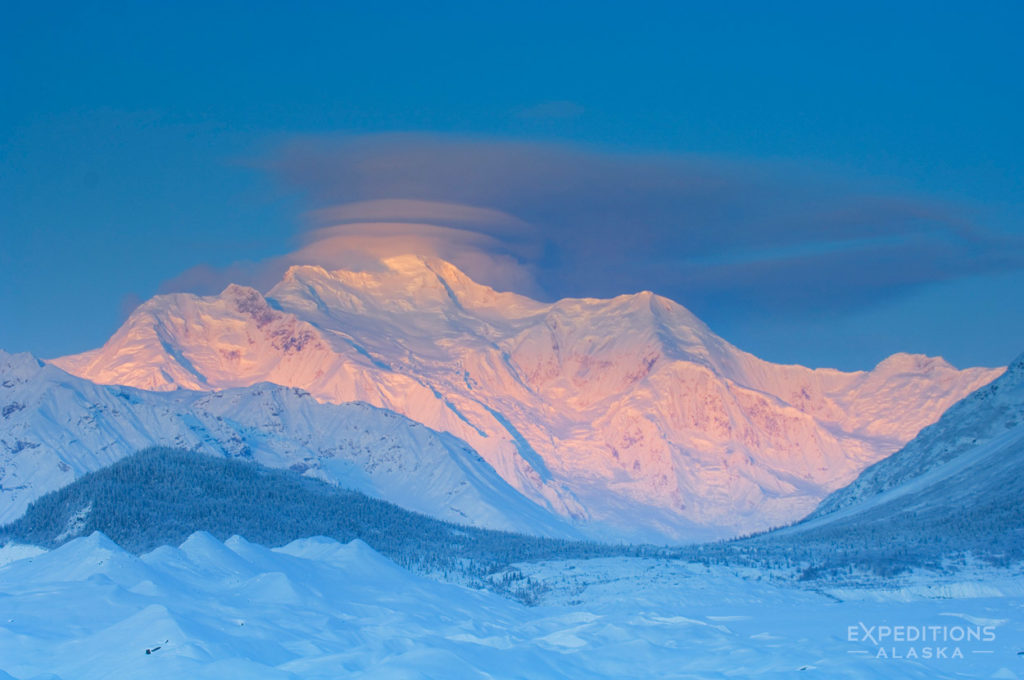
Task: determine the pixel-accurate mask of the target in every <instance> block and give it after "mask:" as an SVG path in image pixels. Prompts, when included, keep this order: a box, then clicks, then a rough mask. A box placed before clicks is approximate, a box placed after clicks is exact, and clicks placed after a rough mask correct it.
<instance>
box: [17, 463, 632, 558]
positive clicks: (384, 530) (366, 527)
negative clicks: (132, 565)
mask: <svg viewBox="0 0 1024 680" xmlns="http://www.w3.org/2000/svg"><path fill="white" fill-rule="evenodd" d="M93 531H101V532H103V533H104V534H106V535H107V536H108V537H109V538H110V539H112V540H113V541H114V542H116V543H118V544H119V545H120V546H121V547H123V548H124V549H126V550H129V551H132V552H136V553H142V552H145V551H148V550H151V549H153V548H156V547H157V546H160V545H164V544H168V545H178V544H180V543H181V542H183V541H184V540H185V539H186V538H188V537H189V536H190V535H191V534H192V533H193V532H196V531H207V532H209V533H211V534H213V535H214V536H216V537H217V538H218V539H220V540H225V539H227V538H229V537H231V536H233V535H236V534H237V535H239V536H242V537H243V538H245V539H247V540H249V541H251V542H254V543H260V544H262V545H265V546H279V545H284V544H286V543H288V542H290V541H292V540H295V539H298V538H307V537H310V536H327V537H329V538H333V539H335V540H339V541H350V540H352V539H355V538H359V539H361V540H363V541H365V542H366V543H367V544H369V545H370V546H371V547H372V548H374V549H375V550H377V551H378V552H380V553H382V554H384V555H386V556H387V557H389V558H390V559H392V560H393V561H395V562H396V563H398V564H401V565H402V566H405V567H410V568H415V569H417V570H423V571H440V572H444V571H454V572H459V573H463V574H467V575H477V576H482V575H486V574H488V573H492V572H494V571H497V570H499V569H501V568H503V567H505V566H507V565H509V564H511V563H514V562H523V561H532V560H541V559H558V558H570V557H572V558H577V557H596V556H606V555H623V554H637V553H638V552H639V549H637V548H632V547H625V546H608V545H600V544H596V543H586V542H576V541H567V540H558V539H548V538H539V537H533V536H524V535H520V534H514V533H507V532H502V531H492V530H487V529H479V528H475V527H466V526H458V525H455V524H451V523H448V522H444V521H441V520H437V519H433V518H431V517H427V516H426V515H421V514H418V513H415V512H411V511H409V510H404V509H402V508H400V507H398V506H397V505H393V504H391V503H388V502H386V501H382V500H378V499H375V498H370V497H369V496H366V495H364V494H362V493H359V492H357V491H351V490H347V489H341V488H338V487H336V486H332V485H330V484H327V483H325V482H322V481H320V480H316V479H310V478H308V477H303V476H302V475H301V474H299V473H297V472H294V471H291V470H276V469H271V468H266V467H263V466H261V465H257V464H255V463H249V462H241V461H237V460H230V459H224V458H214V457H212V456H207V455H204V454H199V453H195V452H191V451H184V450H180V449H170V448H151V449H146V450H144V451H141V452H139V453H137V454H135V455H133V456H130V457H128V458H125V459H122V460H120V461H118V462H116V463H114V464H113V465H111V466H109V467H106V468H103V469H101V470H98V471H96V472H91V473H89V474H86V475H84V476H83V477H81V478H80V479H78V480H77V481H75V482H73V483H72V484H70V485H69V486H66V487H64V488H62V489H59V490H57V491H54V492H51V493H49V494H47V495H45V496H42V497H40V498H38V499H36V500H35V501H34V502H33V503H32V504H31V505H30V506H29V507H28V510H27V511H26V513H25V514H24V515H23V516H22V517H20V518H19V519H17V520H15V521H14V522H12V523H11V524H8V525H6V526H4V527H0V544H3V543H7V542H12V541H13V542H20V543H29V544H33V545H39V546H43V547H51V548H52V547H56V546H58V545H60V544H62V543H65V542H67V541H69V540H71V539H73V538H76V537H78V536H85V535H89V534H90V533H92V532H93Z"/></svg>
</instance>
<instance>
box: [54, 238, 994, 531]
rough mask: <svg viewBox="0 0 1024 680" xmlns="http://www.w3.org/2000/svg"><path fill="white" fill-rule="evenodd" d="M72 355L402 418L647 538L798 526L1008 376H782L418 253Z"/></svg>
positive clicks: (166, 313)
mask: <svg viewBox="0 0 1024 680" xmlns="http://www.w3.org/2000/svg"><path fill="white" fill-rule="evenodd" d="M54 363H55V364H56V365H58V366H60V367H62V368H64V369H66V370H68V371H69V372H71V373H74V374H76V375H80V376H82V377H85V378H88V379H89V380H93V381H96V382H99V383H105V384H127V385H133V386H136V387H139V388H144V389H152V390H172V389H174V388H176V387H184V388H187V389H193V390H209V389H215V388H216V389H222V388H226V387H238V386H244V385H250V384H253V383H257V382H272V383H276V384H281V385H287V386H295V387H300V388H302V389H304V390H308V391H309V392H310V393H311V394H312V395H313V396H314V397H316V398H317V399H320V400H323V401H327V402H334V403H340V402H346V401H353V400H358V401H365V402H368V403H370V404H373V405H376V406H380V407H384V408H388V409H391V410H393V411H396V412H399V413H402V414H404V415H406V416H408V417H410V418H412V419H414V420H417V421H419V422H422V423H424V424H426V425H428V426H429V427H431V428H434V429H437V430H441V431H446V432H450V433H452V434H454V435H456V436H457V437H459V438H460V439H463V440H464V441H466V442H467V443H469V444H470V445H471V446H472V447H473V448H474V449H475V450H477V451H478V452H480V454H481V455H482V456H483V457H484V458H485V459H486V460H487V461H488V462H489V463H491V465H492V466H493V467H494V469H495V470H497V471H498V473H499V474H500V475H501V476H502V477H503V478H504V479H505V480H507V481H508V482H509V483H510V484H511V485H512V486H514V487H515V488H516V489H518V490H520V491H521V492H522V493H523V494H525V495H526V496H528V497H530V498H531V499H533V500H534V501H536V502H537V503H538V504H540V505H542V506H545V507H548V508H550V509H552V510H554V511H555V512H557V513H559V514H561V515H564V516H568V517H572V518H574V519H577V520H582V521H584V522H598V523H605V524H607V525H609V526H611V527H614V528H617V529H618V534H619V535H620V536H621V535H625V536H629V537H630V538H631V539H633V540H642V539H645V538H658V537H665V536H668V537H672V538H689V539H699V538H711V537H716V536H722V535H729V534H735V533H738V532H745V531H750V530H754V529H759V528H764V527H767V526H772V525H778V524H782V523H785V522H788V521H792V520H795V519H797V518H799V517H801V516H803V515H805V514H806V513H807V512H809V511H810V510H811V509H813V507H815V506H816V505H817V503H818V502H820V500H821V499H822V498H824V497H825V496H826V495H827V494H828V493H829V492H831V491H833V490H835V489H836V488H839V487H841V486H842V485H844V484H846V483H848V482H849V481H851V480H852V479H854V478H855V477H856V475H857V474H858V473H859V472H860V471H861V470H862V469H863V468H864V467H866V466H867V465H869V464H871V463H873V462H875V461H877V460H879V459H881V458H883V457H884V456H886V455H888V454H890V453H892V452H893V451H895V450H896V449H898V448H899V447H900V446H901V445H902V444H904V443H905V442H907V441H909V440H910V439H911V438H912V437H913V436H914V435H916V434H917V432H918V431H919V430H920V429H921V428H922V427H924V426H925V425H928V424H929V423H931V422H934V420H935V419H936V418H938V416H939V415H940V414H941V413H942V411H944V410H945V409H946V408H947V407H948V406H949V405H950V404H952V403H954V402H955V401H956V400H957V399H959V398H960V397H962V396H963V395H965V394H967V393H969V392H970V391H972V390H974V389H976V388H977V387H979V386H981V385H983V384H985V383H987V382H989V381H990V380H992V379H993V378H994V377H996V376H997V375H999V373H1000V372H1001V369H968V370H965V371H959V370H956V369H955V368H953V367H952V366H950V365H949V364H947V363H945V362H944V361H942V360H941V359H931V358H927V357H921V356H913V355H895V356H893V357H890V358H889V359H887V360H885V361H883V362H882V363H880V364H879V365H878V366H877V367H876V368H875V369H874V370H872V371H870V372H854V373H843V372H840V371H836V370H830V369H818V370H812V369H808V368H804V367H801V366H780V365H774V364H770V363H768V362H765V361H762V360H760V359H757V358H756V357H754V356H752V355H750V354H747V353H745V352H742V351H740V350H738V349H737V348H735V347H733V346H732V345H730V344H729V343H727V342H725V341H724V340H722V339H721V338H719V337H718V336H716V335H714V333H712V332H711V330H710V329H708V327H707V326H705V325H704V324H703V323H702V322H701V321H700V320H699V319H697V318H696V317H694V316H693V315H692V314H691V313H690V312H689V311H687V310H686V309H684V308H683V307H681V306H679V305H678V304H676V303H674V302H672V301H670V300H667V299H665V298H662V297H658V296H656V295H653V294H651V293H639V294H636V295H623V296H619V297H617V298H613V299H610V300H596V299H566V300H561V301H558V302H555V303H552V304H544V303H539V302H536V301H534V300H530V299H528V298H525V297H522V296H519V295H515V294H511V293H499V292H495V291H494V290H492V289H490V288H487V287H485V286H481V285H478V284H476V283H474V282H473V281H471V280H470V279H469V278H468V277H466V276H465V275H464V274H463V273H462V272H460V271H459V270H458V269H456V268H455V267H453V266H452V265H450V264H448V263H446V262H443V261H438V260H429V259H424V258H420V257H413V256H405V257H397V258H391V259H387V260H384V261H383V262H381V264H380V266H379V268H378V269H377V270H375V271H369V272H349V271H335V272H327V271H325V270H323V269H321V268H319V267H309V266H299V267H293V268H292V269H291V270H289V272H288V274H287V275H286V276H285V278H284V280H282V281H281V282H280V283H279V284H278V285H277V286H275V287H274V288H273V289H272V290H271V291H270V292H269V293H268V294H267V295H266V296H263V295H261V294H259V293H258V292H257V291H255V290H252V289H248V288H243V287H239V286H229V287H228V288H227V289H226V290H225V291H224V292H223V293H222V294H221V295H219V296H214V297H197V296H193V295H183V294H179V295H168V296H160V297H157V298H154V299H152V300H150V301H149V302H147V303H145V304H143V305H142V306H141V307H139V308H138V310H136V312H135V313H134V314H133V315H132V316H131V317H130V318H129V320H128V321H127V322H126V323H125V325H124V326H123V327H122V328H121V329H120V330H119V331H118V332H117V333H116V334H115V335H114V336H113V337H112V338H111V339H110V340H109V341H108V342H107V343H106V344H105V345H104V346H103V347H102V348H99V349H97V350H93V351H91V352H86V353H85V354H81V355H76V356H71V357H64V358H61V359H57V360H54Z"/></svg>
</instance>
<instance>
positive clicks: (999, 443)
mask: <svg viewBox="0 0 1024 680" xmlns="http://www.w3.org/2000/svg"><path fill="white" fill-rule="evenodd" d="M696 552H697V553H698V554H700V555H702V556H703V557H704V558H705V559H713V560H720V561H724V562H732V563H735V562H741V563H748V564H766V565H768V564H789V565H792V564H798V565H802V566H803V567H804V574H805V575H806V576H807V577H809V578H810V577H815V576H831V575H835V574H842V573H843V572H849V571H851V570H853V569H855V568H862V569H868V570H870V571H874V572H876V573H879V574H881V575H889V574H893V573H898V572H901V571H905V570H906V569H908V568H910V567H918V566H923V567H932V568H940V569H948V568H954V569H955V568H956V566H957V565H958V564H959V563H962V562H963V561H964V559H965V558H972V559H975V560H980V561H983V562H987V563H990V564H993V565H995V566H1006V565H1010V564H1013V563H1019V562H1021V561H1024V355H1021V356H1020V357H1019V358H1018V359H1017V360H1016V361H1014V362H1013V363H1012V364H1011V365H1010V366H1009V368H1007V370H1006V372H1005V373H1004V374H1003V375H1002V376H1000V377H999V378H997V379H996V380H995V381H993V382H992V383H991V384H989V385H986V386H985V387H982V388H980V389H978V390H977V391H975V392H973V393H972V394H970V395H968V396H967V397H965V398H964V399H963V400H961V401H960V402H958V403H957V404H955V405H954V406H953V407H952V408H950V409H949V410H948V411H947V412H946V413H945V414H943V416H942V418H940V419H939V421H938V422H937V423H935V424H934V425H931V426H929V427H926V428H924V429H923V430H921V432H920V434H918V436H917V437H915V438H914V439H913V440H912V441H911V442H909V443H908V444H907V445H906V446H905V447H903V448H902V449H900V450H899V451H897V452H896V453H894V454H893V455H892V456H890V457H889V458H886V459H884V460H882V461H880V462H878V463H876V464H875V465H872V466H871V467H869V468H867V469H866V470H865V471H864V472H863V473H861V475H860V477H858V478H857V479H856V480H855V481H854V482H853V483H852V484H850V485H849V486H847V487H845V488H843V489H840V490H839V491H836V492H835V493H834V494H832V495H831V496H829V497H828V498H826V499H825V501H824V502H823V503H822V504H821V505H820V506H819V507H818V509H817V510H816V511H815V512H814V513H812V514H811V515H810V516H809V517H807V518H806V519H804V520H802V521H801V522H798V523H796V524H794V525H792V526H790V527H787V528H785V529H780V530H777V531H772V532H767V533H763V534H760V535H758V536H753V537H750V538H748V539H746V540H737V541H732V542H729V543H720V544H714V545H709V546H703V547H701V548H699V549H697V551H696Z"/></svg>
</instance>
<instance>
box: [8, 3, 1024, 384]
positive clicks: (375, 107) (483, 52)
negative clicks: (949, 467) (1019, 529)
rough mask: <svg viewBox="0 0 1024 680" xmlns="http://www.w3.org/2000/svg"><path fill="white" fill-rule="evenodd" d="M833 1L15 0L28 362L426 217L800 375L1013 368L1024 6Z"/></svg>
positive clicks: (529, 281) (548, 281)
mask: <svg viewBox="0 0 1024 680" xmlns="http://www.w3.org/2000/svg"><path fill="white" fill-rule="evenodd" d="M833 4H834V3H753V2H751V3H676V2H673V3H642V2H641V3H550V2H548V3H515V4H511V3H510V4H508V5H504V4H501V5H499V4H496V3H431V4H429V5H427V4H426V3H297V4H295V5H290V6H287V7H286V6H284V5H279V4H269V3H267V4H265V3H253V2H247V3H166V4H158V3H138V4H127V3H122V4H102V3H101V4H91V5H90V6H88V7H87V6H84V4H81V3H75V4H71V3H53V4H49V5H46V6H38V7H36V6H29V5H30V3H22V4H21V5H20V6H12V7H9V8H7V12H6V14H7V16H6V17H5V21H4V22H3V25H2V26H0V91H2V92H4V93H5V95H4V105H3V106H2V107H0V192H2V193H0V236H2V246H0V347H3V348H4V349H8V350H14V351H22V350H28V351H32V352H34V353H36V354H38V355H40V356H44V357H50V356H57V355H61V354H66V353H71V352H77V351H82V350H85V349H88V348H91V347H94V346H97V345H99V344H101V343H102V342H103V341H104V340H105V339H106V337H108V336H109V335H110V334H111V333H112V332H113V331H114V330H115V329H116V328H117V326H118V325H119V323H120V322H121V321H122V320H123V319H124V317H125V315H126V314H127V313H128V312H129V311H130V310H131V308H132V307H133V306H134V305H135V304H137V303H138V301H140V300H142V299H146V298H148V297H150V296H152V295H154V294H157V293H159V292H165V291H170V290H193V291H196V292H209V290H208V289H210V288H211V287H214V288H215V287H216V286H217V285H220V284H221V283H222V282H223V281H225V280H228V279H230V278H232V277H235V276H237V277H239V278H242V279H245V278H247V277H248V278H249V279H251V280H249V281H243V282H248V283H254V284H260V283H262V281H261V280H260V273H261V272H262V273H265V272H266V271H268V269H267V267H266V266H265V264H266V263H273V262H279V261H280V260H281V258H282V257H283V256H285V255H287V254H288V253H294V252H295V251H296V250H297V249H299V248H301V247H303V245H304V244H305V245H306V246H307V247H308V245H309V243H310V240H311V239H314V240H315V236H310V230H311V229H312V228H313V227H316V226H323V225H322V224H319V223H317V220H316V219H313V218H311V217H310V212H311V211H315V210H323V209H326V208H331V207H332V206H338V205H344V204H351V203H355V204H356V205H363V204H365V202H366V201H382V200H388V199H406V200H416V201H421V202H423V203H422V205H428V203H427V202H429V204H430V205H452V204H459V205H470V206H474V207H478V208H487V209H490V210H494V211H500V212H501V213H502V214H505V215H508V216H510V217H511V218H514V220H516V221H517V222H516V223H517V224H522V225H523V226H522V229H521V232H516V231H515V230H511V231H510V230H509V229H507V228H502V229H499V230H496V227H495V226H494V225H492V224H483V223H481V224H464V225H460V228H461V229H462V232H460V234H461V236H460V234H456V235H455V239H456V241H459V239H462V240H461V241H459V244H455V245H453V244H439V243H433V244H432V245H431V246H430V247H431V248H433V250H434V251H435V252H439V253H440V254H447V253H449V252H454V253H456V256H455V257H454V258H453V259H457V258H458V257H463V258H468V257H469V256H468V255H466V250H465V248H466V247H468V246H465V244H467V243H472V244H477V245H478V246H479V244H480V243H481V239H480V238H479V235H480V234H483V235H484V236H485V237H486V240H485V241H484V243H485V245H483V246H479V247H481V248H483V249H484V250H485V251H487V252H485V253H484V254H485V255H487V256H492V257H500V258H504V261H511V262H514V263H516V264H517V265H519V267H520V270H521V271H520V273H521V274H522V276H520V277H518V278H517V277H511V278H505V279H496V280H493V281H491V283H494V284H495V285H499V286H504V287H512V288H516V287H518V288H520V289H523V290H526V289H528V290H529V292H531V293H533V294H536V295H539V296H541V297H547V298H555V297H559V296H562V295H599V296H605V295H612V294H615V293H617V292H632V291H635V290H641V289H650V290H654V291H655V292H658V293H661V294H664V295H667V296H669V297H672V298H673V299H676V300H677V301H678V302H680V303H682V304H684V305H686V306H688V307H690V308H691V309H692V310H693V311H694V312H696V313H697V314H698V315H699V316H701V317H702V318H703V319H705V321H707V322H708V323H709V324H710V325H711V326H712V328H713V329H715V330H716V331H717V332H719V333H720V334H721V335H723V336H724V337H726V338H727V339H728V340H730V341H731V342H733V343H734V344H736V345H738V346H740V347H742V348H744V349H747V350H749V351H752V352H754V353H755V354H758V355H760V356H762V357H764V358H767V359H770V360H775V361H785V362H795V363H805V364H808V365H814V366H837V367H842V368H867V367H870V366H871V365H873V364H874V363H876V362H877V361H879V360H880V359H882V358H883V357H884V356H886V355H887V354H890V353H892V352H896V351H913V352H926V353H929V354H941V355H943V356H945V357H947V358H948V359H949V360H951V361H952V362H953V363H955V364H957V365H961V366H965V365H973V364H988V365H994V364H1002V363H1006V362H1008V361H1009V360H1011V359H1012V358H1013V357H1014V356H1015V355H1016V354H1018V353H1020V352H1021V351H1024V314H1022V312H1024V305H1022V303H1021V301H1020V299H1021V295H1020V293H1021V291H1024V245H1022V241H1024V200H1022V196H1024V186H1022V184H1024V179H1022V178H1024V168H1022V161H1021V157H1022V151H1024V139H1022V137H1024V132H1022V126H1021V125H1020V119H1021V108H1022V104H1024V84H1022V83H1024V79H1021V78H1020V77H1019V73H1020V69H1021V67H1022V65H1024V48H1022V45H1021V42H1022V41H1020V40H1019V39H1018V33H1019V29H1020V26H1021V25H1024V21H1022V20H1024V9H1022V6H1021V5H1020V4H1019V3H1010V2H1007V3H984V4H977V3H970V4H969V3H937V2H927V3H912V2H908V3H877V4H876V3H858V4H857V5H856V6H848V7H834V6H832V5H833ZM428 212H430V213H431V215H432V216H433V217H432V219H435V220H437V219H441V218H439V217H438V214H437V211H436V210H428ZM442 213H443V211H442ZM321 214H322V213H321ZM413 217H415V216H412V217H409V218H408V220H409V221H410V222H417V221H422V220H417V219H413ZM403 219H405V218H403ZM423 219H426V218H425V217H424V218H423ZM361 228H372V227H365V226H364V227H361ZM467 234H468V235H469V237H467V238H463V237H465V236H466V235H467ZM406 236H407V237H408V238H409V240H408V242H410V243H411V242H413V241H415V238H413V237H416V238H419V237H420V236H422V234H418V233H412V232H410V234H408V235H406ZM346 243H348V242H346ZM460 244H461V245H460ZM456 246H458V247H456ZM464 246H465V247H464ZM395 247H399V246H395ZM474 247H476V246H474ZM467 262H469V260H468V259H467ZM477 262H479V260H477ZM470 268H472V267H470ZM271 269H272V268H271ZM254 272H256V273H255V274H254Z"/></svg>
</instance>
